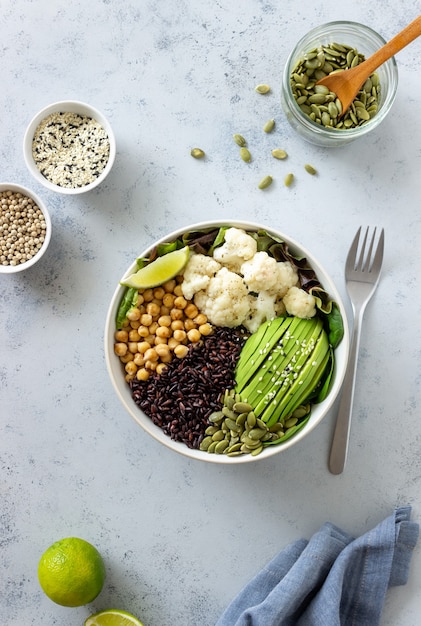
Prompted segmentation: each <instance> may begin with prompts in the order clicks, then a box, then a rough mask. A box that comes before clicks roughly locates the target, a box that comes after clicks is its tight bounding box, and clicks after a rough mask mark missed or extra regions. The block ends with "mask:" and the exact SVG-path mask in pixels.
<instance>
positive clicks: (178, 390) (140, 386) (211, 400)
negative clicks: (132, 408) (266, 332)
mask: <svg viewBox="0 0 421 626" xmlns="http://www.w3.org/2000/svg"><path fill="white" fill-rule="evenodd" d="M245 340H246V336H245V335H242V334H241V332H239V331H238V329H237V330H236V329H230V328H215V330H214V332H213V334H212V335H209V336H208V337H204V338H203V339H202V340H201V341H200V343H199V344H191V345H190V346H189V353H188V354H187V356H186V357H184V358H183V359H174V360H173V361H171V363H169V364H168V366H167V367H166V368H165V370H164V371H163V372H162V374H159V375H157V374H154V375H152V376H150V377H149V379H148V380H147V381H139V380H137V379H134V380H133V381H131V383H130V386H131V390H132V397H133V399H134V401H135V402H136V404H137V405H138V406H139V407H140V408H141V409H142V411H143V412H144V413H146V415H148V416H149V417H150V418H151V420H152V421H153V423H154V424H156V425H157V426H159V427H160V428H162V430H163V431H164V433H165V434H166V435H168V436H169V437H171V438H172V439H174V440H176V441H181V442H182V443H184V444H186V445H187V446H188V447H189V448H199V446H200V442H201V441H202V439H203V437H204V434H205V430H206V428H207V426H209V422H208V417H209V415H210V414H211V413H212V412H213V411H217V410H220V408H221V400H220V399H221V394H222V393H223V392H224V391H225V389H227V388H231V387H233V386H234V384H235V379H234V369H235V365H236V363H237V360H238V357H239V355H240V351H241V348H242V346H243V345H244V342H245Z"/></svg>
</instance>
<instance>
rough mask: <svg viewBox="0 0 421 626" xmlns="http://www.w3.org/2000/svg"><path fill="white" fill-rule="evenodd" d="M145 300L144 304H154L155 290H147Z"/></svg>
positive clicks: (144, 294)
mask: <svg viewBox="0 0 421 626" xmlns="http://www.w3.org/2000/svg"><path fill="white" fill-rule="evenodd" d="M143 300H144V302H152V300H153V289H145V291H144V292H143Z"/></svg>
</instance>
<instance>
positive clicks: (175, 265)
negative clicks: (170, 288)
mask: <svg viewBox="0 0 421 626" xmlns="http://www.w3.org/2000/svg"><path fill="white" fill-rule="evenodd" d="M189 255H190V249H189V247H188V246H185V248H181V249H180V250H173V252H168V254H164V256H160V257H158V258H157V259H155V261H152V263H148V265H145V267H142V268H141V269H140V270H138V271H137V272H136V273H135V274H130V276H126V278H123V280H121V281H120V285H124V286H125V287H134V288H135V289H150V288H151V287H159V285H163V284H164V283H166V282H167V281H168V280H171V278H174V277H175V276H178V274H180V273H181V272H182V270H183V269H184V267H185V266H186V264H187V261H188V260H189Z"/></svg>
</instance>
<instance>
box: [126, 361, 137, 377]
mask: <svg viewBox="0 0 421 626" xmlns="http://www.w3.org/2000/svg"><path fill="white" fill-rule="evenodd" d="M124 369H125V370H126V372H127V374H136V372H137V366H136V364H135V363H134V362H133V361H129V362H128V363H126V365H125V367H124Z"/></svg>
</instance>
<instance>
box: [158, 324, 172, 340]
mask: <svg viewBox="0 0 421 626" xmlns="http://www.w3.org/2000/svg"><path fill="white" fill-rule="evenodd" d="M171 332H172V331H171V328H168V326H160V327H159V328H157V329H156V333H155V334H156V336H157V337H161V338H165V339H168V337H171Z"/></svg>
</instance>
